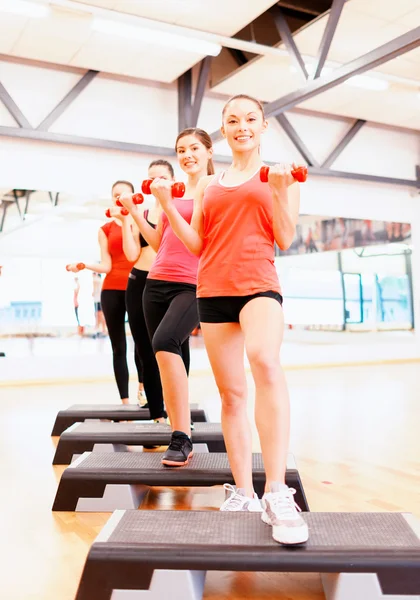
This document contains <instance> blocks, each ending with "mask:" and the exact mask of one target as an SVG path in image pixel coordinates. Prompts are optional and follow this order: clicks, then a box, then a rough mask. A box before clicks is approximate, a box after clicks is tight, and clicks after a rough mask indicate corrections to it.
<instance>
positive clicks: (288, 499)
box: [269, 488, 302, 519]
mask: <svg viewBox="0 0 420 600" xmlns="http://www.w3.org/2000/svg"><path fill="white" fill-rule="evenodd" d="M295 494H296V490H295V489H294V488H289V490H288V491H287V492H286V491H285V492H284V493H283V492H274V493H272V495H271V497H270V499H269V502H270V505H271V507H272V508H273V509H274V510H276V509H277V508H278V509H280V512H281V516H282V518H284V519H293V518H294V517H295V514H296V510H297V511H298V512H302V509H301V508H300V507H299V506H298V505H297V504H296V502H295V501H294V498H293V496H294V495H295Z"/></svg>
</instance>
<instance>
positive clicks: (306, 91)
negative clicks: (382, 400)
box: [211, 26, 420, 142]
mask: <svg viewBox="0 0 420 600" xmlns="http://www.w3.org/2000/svg"><path fill="white" fill-rule="evenodd" d="M418 46H420V26H419V27H416V28H415V29H412V30H411V31H408V32H407V33H404V34H403V35H401V36H399V37H397V38H395V39H394V40H391V41H390V42H387V43H386V44H383V45H382V46H379V48H376V49H375V50H372V51H371V52H368V53H367V54H364V55H363V56H360V57H359V58H356V59H355V60H352V61H351V62H349V63H346V64H345V65H342V66H341V67H338V68H337V69H335V70H334V71H333V72H332V73H331V74H330V75H327V76H324V77H318V79H314V80H312V81H310V82H309V83H307V84H306V85H305V86H304V87H302V88H300V89H298V90H295V91H294V92H291V93H290V94H286V96H282V97H281V98H279V99H278V100H274V102H269V103H268V104H266V106H265V115H266V118H267V119H268V118H269V117H274V116H275V115H278V114H280V113H283V112H285V111H287V110H290V109H291V108H293V107H295V106H297V105H298V104H301V103H302V102H305V101H306V100H309V99H310V98H313V97H314V96H318V95H319V94H322V93H323V92H326V91H327V90H330V89H332V88H334V87H336V86H338V85H340V84H341V83H344V82H345V81H347V80H348V79H350V78H351V77H354V76H355V75H359V74H360V73H365V72H366V71H369V70H371V69H374V68H375V67H378V66H379V65H382V64H384V63H386V62H388V61H390V60H392V59H393V58H396V57H397V56H400V55H401V54H405V53H406V52H409V51H410V50H413V49H414V48H417V47H418ZM211 138H212V140H213V142H217V141H219V140H221V139H222V136H221V133H220V131H215V132H213V133H212V135H211Z"/></svg>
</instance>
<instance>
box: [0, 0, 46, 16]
mask: <svg viewBox="0 0 420 600" xmlns="http://www.w3.org/2000/svg"><path fill="white" fill-rule="evenodd" d="M0 11H1V12H8V13H12V14H14V15H23V16H24V17H33V18H35V19H42V18H44V17H48V15H49V13H50V9H49V7H48V6H46V5H45V4H37V3H36V4H35V3H34V2H27V0H0Z"/></svg>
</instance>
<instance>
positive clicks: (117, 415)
mask: <svg viewBox="0 0 420 600" xmlns="http://www.w3.org/2000/svg"><path fill="white" fill-rule="evenodd" d="M190 410H191V418H192V420H193V422H194V423H196V422H206V421H208V419H207V415H206V412H205V411H204V409H202V408H199V406H198V404H190ZM86 419H109V420H115V421H145V420H149V419H150V412H149V409H146V408H140V406H139V405H138V404H73V405H72V406H69V407H68V408H66V409H65V410H60V411H59V413H58V414H57V417H56V419H55V423H54V426H53V429H52V432H51V435H61V434H62V433H63V431H65V430H66V429H67V428H68V427H70V425H72V424H73V423H76V422H81V421H85V420H86Z"/></svg>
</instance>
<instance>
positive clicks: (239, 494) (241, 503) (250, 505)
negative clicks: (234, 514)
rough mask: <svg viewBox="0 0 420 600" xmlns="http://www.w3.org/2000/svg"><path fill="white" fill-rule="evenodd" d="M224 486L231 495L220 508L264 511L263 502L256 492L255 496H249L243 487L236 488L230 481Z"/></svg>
mask: <svg viewBox="0 0 420 600" xmlns="http://www.w3.org/2000/svg"><path fill="white" fill-rule="evenodd" d="M223 487H224V488H225V490H226V492H227V494H229V495H228V497H227V499H226V500H225V501H224V502H223V504H222V506H221V507H220V510H230V511H248V512H262V506H261V502H260V500H259V498H258V496H257V494H256V493H255V492H254V497H253V498H248V496H245V494H244V491H243V489H242V488H236V487H235V486H234V485H230V483H225V484H224V486H223Z"/></svg>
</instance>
